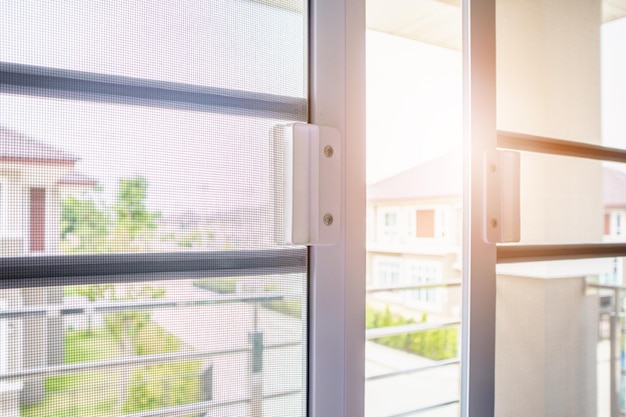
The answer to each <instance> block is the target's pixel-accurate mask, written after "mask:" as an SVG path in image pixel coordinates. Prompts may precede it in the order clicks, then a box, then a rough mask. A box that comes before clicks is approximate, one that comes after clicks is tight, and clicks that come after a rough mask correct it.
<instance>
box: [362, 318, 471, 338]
mask: <svg viewBox="0 0 626 417" xmlns="http://www.w3.org/2000/svg"><path fill="white" fill-rule="evenodd" d="M459 324H461V322H460V321H459V320H454V321H443V322H439V323H415V324H402V325H399V326H388V327H378V328H376V329H367V330H365V339H366V340H372V339H379V338H381V337H386V336H397V335H399V334H405V333H417V332H421V331H424V330H433V329H441V328H444V327H451V326H458V325H459Z"/></svg>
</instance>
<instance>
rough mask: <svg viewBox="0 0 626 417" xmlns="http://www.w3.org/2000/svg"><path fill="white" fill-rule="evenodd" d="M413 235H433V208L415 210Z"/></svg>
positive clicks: (432, 236) (429, 236)
mask: <svg viewBox="0 0 626 417" xmlns="http://www.w3.org/2000/svg"><path fill="white" fill-rule="evenodd" d="M415 236H416V237H425V238H434V237H435V210H416V211H415Z"/></svg>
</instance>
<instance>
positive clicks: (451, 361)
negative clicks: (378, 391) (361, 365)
mask: <svg viewBox="0 0 626 417" xmlns="http://www.w3.org/2000/svg"><path fill="white" fill-rule="evenodd" d="M459 363H460V360H459V359H458V358H455V359H445V360H441V361H437V362H436V363H433V364H431V365H424V366H419V367H417V368H409V369H403V370H400V371H393V372H385V373H384V374H378V375H372V376H368V377H366V378H365V381H376V380H379V379H385V378H392V377H394V376H400V375H409V374H415V373H418V372H422V371H428V370H431V369H436V368H441V367H444V366H449V365H457V364H459Z"/></svg>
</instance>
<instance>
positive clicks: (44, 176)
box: [0, 126, 96, 417]
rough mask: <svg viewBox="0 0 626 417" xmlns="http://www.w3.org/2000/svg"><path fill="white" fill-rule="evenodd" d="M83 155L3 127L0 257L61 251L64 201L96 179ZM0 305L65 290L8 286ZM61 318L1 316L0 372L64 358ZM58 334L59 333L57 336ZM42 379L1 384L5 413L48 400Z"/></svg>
mask: <svg viewBox="0 0 626 417" xmlns="http://www.w3.org/2000/svg"><path fill="white" fill-rule="evenodd" d="M78 160H79V158H78V157H76V156H74V155H72V154H70V153H68V152H66V151H63V150H61V149H58V148H55V147H53V146H50V145H47V144H45V143H44V142H41V141H38V140H36V139H32V138H30V137H27V136H25V135H23V134H21V133H19V132H16V131H14V130H11V129H7V128H5V127H2V126H0V256H2V257H15V256H29V255H49V254H56V253H58V252H59V240H60V223H61V200H62V199H63V198H64V197H65V196H66V195H69V194H71V193H74V192H78V191H80V190H81V189H85V188H91V187H94V186H95V185H96V181H95V180H94V179H92V178H89V177H87V176H85V175H82V174H80V173H79V172H77V171H75V165H76V162H77V161H78ZM3 294H4V297H3V298H1V299H0V309H2V308H10V307H17V306H28V305H42V304H56V303H62V302H63V288H62V287H52V288H51V289H46V288H24V289H15V290H4V291H3ZM62 325H63V323H62V318H61V317H49V318H46V317H33V318H27V319H23V320H15V321H13V322H11V323H9V320H0V373H4V372H10V371H12V370H16V369H20V368H22V367H35V366H42V365H46V364H59V363H62V360H63V340H62V337H58V336H59V335H62V334H63V333H62V328H63V327H62ZM54 335H56V337H53V336H54ZM43 395H44V388H43V380H37V379H33V380H30V381H28V382H24V383H22V382H18V383H6V382H0V415H2V416H7V417H12V416H19V404H20V402H21V403H34V402H37V401H39V400H40V399H42V398H43Z"/></svg>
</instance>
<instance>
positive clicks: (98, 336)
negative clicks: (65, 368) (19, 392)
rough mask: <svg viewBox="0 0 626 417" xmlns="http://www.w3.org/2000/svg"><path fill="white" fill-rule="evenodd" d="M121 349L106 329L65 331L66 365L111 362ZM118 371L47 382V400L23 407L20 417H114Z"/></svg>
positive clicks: (67, 376) (79, 374)
mask: <svg viewBox="0 0 626 417" xmlns="http://www.w3.org/2000/svg"><path fill="white" fill-rule="evenodd" d="M119 356H120V349H119V347H118V345H117V343H116V342H115V340H113V338H112V337H111V336H110V335H109V333H108V332H107V331H106V329H105V328H96V329H93V330H92V332H91V334H89V332H88V331H87V330H67V331H66V333H65V354H64V359H65V363H67V364H71V363H79V362H89V361H97V360H106V359H112V358H115V357H119ZM118 379H119V375H118V371H93V372H83V373H77V374H71V375H62V376H53V377H49V378H46V380H45V387H46V398H45V399H44V400H43V401H42V402H41V403H39V404H36V405H29V406H22V410H21V411H22V412H21V414H22V416H23V417H74V416H76V417H78V416H85V417H91V416H93V417H95V416H113V415H115V414H116V413H115V411H116V409H115V408H116V407H115V405H116V396H117V389H116V386H117V381H118Z"/></svg>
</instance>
